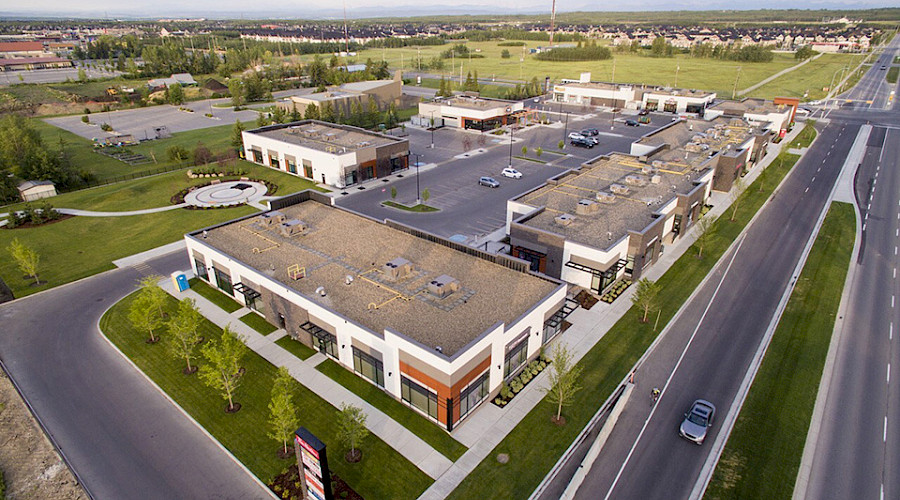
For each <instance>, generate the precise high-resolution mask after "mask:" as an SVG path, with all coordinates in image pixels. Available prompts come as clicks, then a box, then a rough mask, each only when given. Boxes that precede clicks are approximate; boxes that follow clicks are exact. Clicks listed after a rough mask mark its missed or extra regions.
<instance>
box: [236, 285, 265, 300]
mask: <svg viewBox="0 0 900 500" xmlns="http://www.w3.org/2000/svg"><path fill="white" fill-rule="evenodd" d="M233 288H234V289H235V290H237V291H238V292H240V294H241V295H243V296H244V297H245V298H247V299H250V300H253V299H255V298H258V297H260V296H261V294H260V293H259V292H257V291H256V290H254V289H252V288H250V287H249V286H247V285H245V284H243V283H240V282H239V283H236V284H235V285H234V287H233Z"/></svg>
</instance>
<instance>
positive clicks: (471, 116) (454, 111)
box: [418, 94, 527, 130]
mask: <svg viewBox="0 0 900 500" xmlns="http://www.w3.org/2000/svg"><path fill="white" fill-rule="evenodd" d="M525 114H527V111H526V110H525V104H524V103H522V102H521V101H507V100H505V99H490V98H487V97H479V96H475V95H465V94H463V95H457V96H453V97H438V98H436V99H435V100H433V101H430V102H421V103H419V118H418V121H419V122H420V123H429V124H430V123H431V120H432V119H434V126H436V127H440V126H448V127H455V128H464V129H475V130H491V129H494V128H497V127H500V126H503V125H506V124H507V123H509V122H510V121H515V120H518V117H520V116H524V115H525Z"/></svg>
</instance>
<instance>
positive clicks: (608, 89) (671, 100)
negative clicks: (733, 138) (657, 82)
mask: <svg viewBox="0 0 900 500" xmlns="http://www.w3.org/2000/svg"><path fill="white" fill-rule="evenodd" d="M590 79H591V74H590V73H582V74H581V78H580V79H579V80H577V81H574V80H563V83H561V84H559V85H554V86H553V100H554V101H556V102H563V103H568V104H581V105H588V106H607V107H611V108H623V109H635V110H637V109H646V110H648V111H665V112H667V113H695V114H699V115H701V116H702V115H703V112H704V110H705V109H706V108H707V107H708V106H710V105H711V104H712V102H713V101H714V100H715V98H716V94H715V92H704V91H700V90H686V89H675V88H664V87H656V86H652V87H651V86H644V85H633V84H621V83H606V82H592V81H591V80H590Z"/></svg>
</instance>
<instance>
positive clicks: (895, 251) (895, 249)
mask: <svg viewBox="0 0 900 500" xmlns="http://www.w3.org/2000/svg"><path fill="white" fill-rule="evenodd" d="M894 255H897V247H894Z"/></svg>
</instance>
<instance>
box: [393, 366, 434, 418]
mask: <svg viewBox="0 0 900 500" xmlns="http://www.w3.org/2000/svg"><path fill="white" fill-rule="evenodd" d="M400 398H401V399H402V400H403V401H404V402H406V403H408V404H409V405H410V406H414V407H416V408H418V409H419V410H421V411H422V413H424V414H426V415H428V416H429V417H431V418H433V419H435V420H437V418H438V400H437V394H436V393H434V392H433V391H431V390H430V389H428V388H427V387H424V386H422V385H419V384H417V383H416V382H414V381H412V380H410V379H408V378H406V377H403V376H401V377H400Z"/></svg>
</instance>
